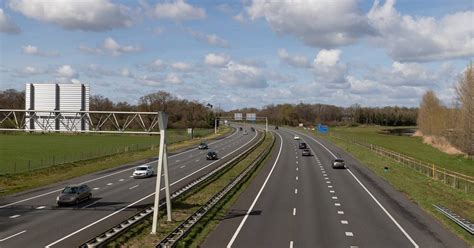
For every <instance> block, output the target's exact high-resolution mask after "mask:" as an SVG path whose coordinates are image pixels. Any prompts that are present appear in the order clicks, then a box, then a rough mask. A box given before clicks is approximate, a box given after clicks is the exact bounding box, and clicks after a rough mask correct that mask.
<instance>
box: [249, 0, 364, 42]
mask: <svg viewBox="0 0 474 248" xmlns="http://www.w3.org/2000/svg"><path fill="white" fill-rule="evenodd" d="M357 2H358V1H357V0H340V1H327V0H319V1H292V0H281V1H277V2H275V1H271V0H254V1H252V4H251V5H250V6H248V7H247V13H248V15H249V17H250V18H251V19H257V18H261V17H262V18H265V20H266V21H267V22H268V24H269V25H270V27H271V28H272V29H273V30H274V31H275V32H277V33H279V34H284V35H293V36H295V37H297V38H298V39H300V40H302V41H303V42H304V43H306V44H307V45H310V46H314V47H323V48H328V47H335V46H341V45H349V44H353V43H355V42H356V41H357V40H358V39H359V38H360V37H363V36H366V35H368V34H371V33H373V30H372V28H371V27H370V25H369V24H368V20H367V18H366V17H365V16H364V15H362V14H361V13H359V10H358V6H357Z"/></svg>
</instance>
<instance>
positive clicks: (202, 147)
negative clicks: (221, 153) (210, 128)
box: [198, 143, 209, 150]
mask: <svg viewBox="0 0 474 248" xmlns="http://www.w3.org/2000/svg"><path fill="white" fill-rule="evenodd" d="M207 148H209V147H208V146H207V144H206V143H201V144H199V145H198V149H199V150H206V149H207Z"/></svg>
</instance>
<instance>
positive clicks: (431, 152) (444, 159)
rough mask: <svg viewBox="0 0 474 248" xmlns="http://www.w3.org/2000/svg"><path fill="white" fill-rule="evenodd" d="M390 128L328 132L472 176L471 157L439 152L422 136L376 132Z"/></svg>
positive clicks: (359, 128) (473, 169) (373, 127)
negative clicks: (424, 140) (426, 142)
mask: <svg viewBox="0 0 474 248" xmlns="http://www.w3.org/2000/svg"><path fill="white" fill-rule="evenodd" d="M390 128H393V127H383V126H360V127H334V128H330V132H332V133H334V134H335V135H338V136H340V137H342V138H344V139H354V140H359V141H366V142H368V143H372V144H374V145H379V146H383V147H385V148H388V149H390V150H393V151H396V152H399V153H402V154H405V155H408V156H410V157H413V158H416V159H419V160H422V161H425V162H428V163H434V164H435V165H437V166H441V167H442V168H445V169H448V170H452V171H456V172H459V173H462V174H465V175H468V176H474V160H472V159H468V158H464V157H463V156H462V155H449V154H446V153H444V152H441V151H439V150H438V149H436V148H434V147H432V146H430V145H428V144H424V143H423V140H422V137H408V136H396V135H389V134H381V133H377V132H378V131H380V130H382V129H390Z"/></svg>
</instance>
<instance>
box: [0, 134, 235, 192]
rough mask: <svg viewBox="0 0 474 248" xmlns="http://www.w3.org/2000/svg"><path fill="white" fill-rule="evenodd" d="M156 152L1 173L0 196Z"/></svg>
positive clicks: (178, 145)
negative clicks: (14, 172)
mask: <svg viewBox="0 0 474 248" xmlns="http://www.w3.org/2000/svg"><path fill="white" fill-rule="evenodd" d="M231 130H232V129H231V128H228V127H224V128H222V129H220V130H219V132H218V133H217V134H211V135H207V136H204V137H202V138H196V139H193V140H185V141H179V142H175V143H172V144H170V145H169V146H168V149H169V151H170V152H172V151H175V150H178V149H181V148H185V147H189V146H194V145H196V144H198V143H199V142H201V141H202V140H203V139H213V138H217V137H219V136H222V135H225V134H227V133H229V132H231ZM157 152H158V148H154V149H147V150H141V151H132V152H125V153H121V154H118V155H113V156H107V157H102V158H97V159H91V160H86V161H79V162H75V163H67V164H63V165H57V166H52V167H48V168H45V169H39V170H34V171H31V172H25V173H18V174H12V175H2V176H0V189H1V191H0V196H4V195H10V194H14V193H17V192H20V191H25V190H28V189H33V188H37V187H41V186H45V185H49V184H52V183H55V182H60V181H64V180H68V179H71V178H75V177H78V176H82V175H86V174H90V173H93V172H97V171H101V170H105V169H110V168H114V167H117V166H120V165H123V164H127V163H131V162H134V161H139V160H142V159H146V158H150V157H155V156H157V155H158V153H157Z"/></svg>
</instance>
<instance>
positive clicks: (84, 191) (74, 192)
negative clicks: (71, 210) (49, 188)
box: [56, 184, 92, 206]
mask: <svg viewBox="0 0 474 248" xmlns="http://www.w3.org/2000/svg"><path fill="white" fill-rule="evenodd" d="M91 198H92V193H91V188H89V186H87V185H86V184H74V185H68V186H66V187H65V188H64V189H63V190H62V191H61V193H59V195H58V197H56V203H57V204H58V206H63V205H74V204H79V203H80V202H82V201H85V200H89V199H91Z"/></svg>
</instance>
